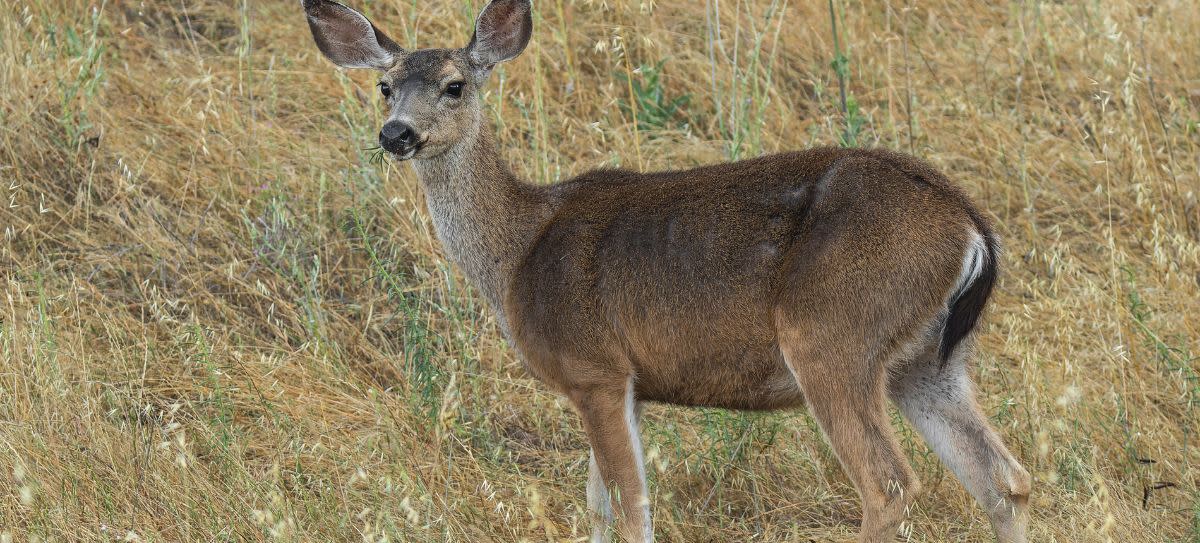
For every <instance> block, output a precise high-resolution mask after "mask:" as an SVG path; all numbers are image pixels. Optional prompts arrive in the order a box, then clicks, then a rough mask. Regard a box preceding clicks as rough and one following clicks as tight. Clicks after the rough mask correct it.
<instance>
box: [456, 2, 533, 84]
mask: <svg viewBox="0 0 1200 543" xmlns="http://www.w3.org/2000/svg"><path fill="white" fill-rule="evenodd" d="M531 35H533V13H532V7H531V6H530V5H529V0H492V1H491V2H490V3H488V5H487V6H486V7H484V8H483V11H481V12H479V18H478V19H477V20H476V21H475V35H474V36H472V37H471V43H470V44H469V45H467V58H468V59H470V61H471V64H472V65H474V66H475V68H476V69H478V70H484V71H487V70H491V69H492V66H495V65H496V64H497V63H500V62H505V61H508V60H512V59H514V58H517V55H519V54H521V51H524V50H525V46H526V45H529V37H530V36H531Z"/></svg>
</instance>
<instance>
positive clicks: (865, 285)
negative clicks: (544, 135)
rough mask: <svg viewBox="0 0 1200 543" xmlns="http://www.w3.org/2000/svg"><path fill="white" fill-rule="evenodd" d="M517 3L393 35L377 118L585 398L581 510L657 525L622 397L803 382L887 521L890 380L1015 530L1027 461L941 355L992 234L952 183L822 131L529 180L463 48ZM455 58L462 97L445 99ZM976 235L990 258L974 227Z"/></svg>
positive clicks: (767, 391) (481, 282)
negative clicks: (434, 41) (466, 30)
mask: <svg viewBox="0 0 1200 543" xmlns="http://www.w3.org/2000/svg"><path fill="white" fill-rule="evenodd" d="M314 4H316V5H325V4H328V2H326V1H324V0H305V6H306V7H309V11H308V13H309V15H310V19H311V17H313V14H314V13H316V12H319V11H321V10H319V9H318V10H316V11H314V9H313V8H312V7H311V5H314ZM528 10H529V6H528V3H527V2H525V1H523V0H495V1H493V2H492V3H491V4H489V5H488V7H486V8H485V11H484V13H483V14H481V16H480V23H479V25H480V27H479V28H477V30H476V35H477V38H473V39H472V41H471V44H470V45H469V46H468V47H466V48H464V49H461V50H423V51H415V52H405V51H397V52H394V53H392V57H390V58H391V59H392V62H391V64H390V65H389V66H390V67H389V68H388V69H386V70H385V75H384V79H385V81H387V82H389V83H390V84H391V87H392V89H394V90H393V95H392V98H391V108H392V113H391V119H401V120H403V122H405V123H407V124H408V125H410V126H412V127H413V129H414V130H415V132H416V133H417V134H418V135H419V136H420V137H421V138H422V139H423V141H424V144H423V145H421V146H419V147H417V148H414V149H405V150H404V153H405V155H406V156H407V157H412V158H413V165H414V168H415V169H416V171H417V173H418V175H419V177H420V180H421V183H422V186H423V187H424V189H425V191H426V194H427V204H428V207H429V211H430V214H431V216H432V217H433V222H434V225H435V228H436V231H437V235H438V238H439V239H440V240H441V241H442V243H443V244H444V246H445V248H446V251H447V253H448V255H449V256H450V258H451V259H452V260H453V261H454V262H455V263H456V264H457V265H458V266H460V267H461V268H462V269H463V271H464V272H465V274H466V275H467V277H468V278H469V279H470V281H471V282H472V283H473V284H474V285H475V286H476V287H477V288H478V289H479V290H480V291H481V292H482V293H483V295H484V297H485V298H486V299H487V300H488V302H489V303H490V304H491V307H492V308H493V309H494V310H495V311H496V312H497V315H498V317H499V320H500V323H501V328H502V329H503V330H504V332H505V334H506V335H508V336H509V338H510V339H511V340H512V342H513V345H514V346H515V347H516V349H517V351H518V352H519V353H520V355H521V358H522V360H523V361H524V362H525V364H526V365H527V367H528V368H529V371H530V372H531V373H532V374H533V375H534V376H536V377H537V378H538V379H539V380H541V381H542V382H544V383H546V384H547V385H548V386H550V387H552V388H554V389H555V390H557V391H559V392H561V393H563V394H564V395H565V396H566V397H567V398H568V399H569V400H570V401H571V403H572V404H573V405H574V406H575V407H576V409H577V410H578V411H579V413H580V416H581V418H582V421H583V426H584V429H585V431H586V432H587V433H588V437H589V440H590V441H591V443H592V462H591V466H592V467H591V472H592V474H591V476H590V478H589V479H590V481H591V482H590V483H589V500H588V501H589V507H590V508H591V509H592V510H593V512H594V513H595V518H596V519H597V521H598V522H607V520H609V519H610V518H613V517H614V516H615V520H616V521H617V523H618V525H619V526H618V528H619V532H620V534H621V535H622V536H623V537H624V538H625V539H627V540H631V541H633V540H636V541H643V540H647V539H649V538H651V537H652V531H651V530H650V520H649V508H648V503H647V501H646V500H647V496H646V492H645V475H644V472H643V470H644V467H643V466H642V465H641V449H640V443H639V441H638V436H637V412H638V408H637V402H644V401H655V402H666V403H676V404H683V405H692V406H709V407H724V408H732V409H779V408H793V407H799V406H801V405H802V404H807V406H808V407H809V409H810V410H811V412H812V413H813V415H814V417H815V418H816V419H817V420H818V422H819V423H820V425H821V428H822V430H823V431H824V433H825V435H826V436H827V437H828V439H829V441H830V443H831V445H832V446H833V449H834V451H835V452H836V453H837V455H838V458H839V460H840V461H841V462H842V464H843V466H844V467H845V469H846V471H847V473H848V475H849V476H850V478H851V480H852V481H853V482H854V484H855V486H856V487H857V488H858V490H859V492H860V494H861V496H862V500H863V524H862V528H861V535H860V539H861V540H862V541H885V540H890V539H891V538H892V537H894V535H895V533H896V530H897V527H898V526H899V524H900V523H901V521H902V520H903V519H904V517H905V514H906V512H907V508H908V506H909V505H910V504H911V502H912V500H913V498H914V497H915V495H916V493H917V491H918V488H919V483H918V482H917V480H916V478H915V477H914V475H913V473H912V470H911V469H910V468H909V466H908V463H907V461H906V460H905V459H904V456H903V455H902V454H901V452H900V450H899V447H898V445H897V442H896V438H895V437H894V436H893V434H892V431H891V425H890V422H889V420H888V417H887V415H886V410H885V409H886V403H887V401H888V399H889V397H890V398H891V399H892V400H893V401H894V402H896V404H897V405H898V406H899V407H900V409H901V411H903V412H904V414H905V416H906V417H908V418H909V420H910V421H912V423H913V425H914V426H915V427H917V429H918V430H919V431H920V432H921V433H922V435H923V436H925V438H926V439H927V440H928V441H930V444H931V446H932V447H933V448H934V450H935V451H937V452H938V454H939V455H940V456H941V457H942V458H943V460H944V461H945V462H946V463H947V464H948V465H949V466H950V467H951V469H952V470H954V471H955V473H956V474H957V475H958V477H959V478H960V479H962V480H963V482H964V484H965V485H966V486H967V488H968V490H970V491H971V492H972V493H973V494H974V495H975V496H976V497H977V498H978V499H979V500H980V503H981V504H982V505H983V506H984V507H985V509H986V510H987V511H988V513H989V516H990V517H991V520H992V523H993V525H994V526H995V527H996V531H997V534H998V536H999V538H1000V540H1001V541H1004V542H1020V541H1024V527H1025V522H1026V520H1025V515H1026V513H1025V508H1026V506H1027V497H1028V494H1029V476H1028V474H1027V473H1025V471H1024V469H1022V468H1021V466H1020V465H1019V464H1018V463H1017V462H1016V460H1015V459H1014V458H1013V457H1012V455H1011V454H1009V453H1008V451H1007V450H1005V449H1004V446H1003V445H1002V444H1001V443H1000V441H999V438H998V437H997V435H996V433H995V432H994V431H993V430H992V429H991V428H990V427H989V426H988V424H987V422H986V420H985V418H984V417H983V416H982V414H981V413H980V411H979V408H978V406H977V405H976V404H975V400H974V395H973V392H972V390H971V387H970V382H969V379H968V378H967V377H966V374H965V368H966V354H965V353H966V352H967V351H969V349H968V348H967V347H966V346H961V347H959V348H957V349H954V350H953V352H952V353H951V360H949V362H948V364H946V365H944V366H943V365H942V364H941V363H940V362H941V361H940V360H939V356H938V346H939V338H940V333H941V330H942V328H943V327H944V321H945V319H946V318H947V315H948V314H949V304H951V303H952V302H953V297H954V296H955V293H956V292H959V291H960V290H961V289H962V288H963V287H965V286H969V284H970V282H971V281H972V280H974V279H973V276H970V275H967V276H965V277H967V281H966V283H967V284H960V283H962V282H963V279H962V277H964V275H963V274H964V273H965V271H964V266H965V263H964V256H968V257H969V256H971V255H972V253H971V251H972V250H973V249H972V247H973V245H972V243H974V242H973V238H972V236H975V237H976V238H983V239H986V240H992V239H993V238H994V235H993V234H992V232H991V229H990V226H989V225H988V224H987V222H986V221H985V220H984V219H982V218H981V217H982V215H981V214H980V213H979V212H978V211H977V210H976V209H975V208H974V206H973V205H972V203H971V202H970V200H969V199H968V198H967V196H966V195H965V194H964V193H963V192H962V190H960V189H959V188H957V187H956V186H955V185H953V184H952V183H951V182H950V181H949V180H947V179H946V178H945V177H944V176H943V175H941V174H940V173H938V172H937V171H936V170H934V169H933V168H932V167H931V166H929V165H928V164H926V163H925V162H922V161H920V160H918V159H915V158H912V157H909V156H905V155H901V154H898V153H893V152H890V151H885V150H861V149H836V148H818V149H811V150H808V151H803V152H795V153H783V154H777V155H770V156H765V157H761V158H757V159H753V160H745V161H740V162H734V163H729V164H718V165H713V166H706V167H702V168H695V169H690V170H683V171H666V172H656V173H639V172H633V171H628V170H596V171H592V172H588V173H585V174H583V175H581V176H579V177H576V178H574V179H571V180H569V181H566V182H563V183H559V184H556V185H551V186H534V185H531V184H528V183H525V182H523V181H521V180H520V179H518V178H517V177H516V176H514V175H513V174H512V173H511V171H510V170H509V169H508V167H507V166H506V165H505V164H504V163H503V162H502V161H501V160H500V159H499V158H498V155H497V153H496V151H495V148H494V144H493V142H492V139H491V136H490V134H489V133H488V131H486V130H484V129H482V124H483V123H482V120H481V118H482V113H481V111H480V108H479V103H478V101H477V100H475V99H474V96H475V95H476V94H477V93H478V89H479V87H480V86H481V85H482V84H483V83H484V82H486V79H487V76H488V73H489V72H490V70H491V67H492V66H491V64H486V63H485V64H481V62H482V61H480V60H479V59H486V61H487V62H498V61H503V60H508V59H511V58H512V57H515V56H516V54H518V53H520V50H521V49H523V48H524V46H525V42H526V41H527V40H528V35H529V28H528V25H529V24H530V23H529V22H528V20H529V13H528ZM325 11H333V10H331V9H326V10H325ZM356 24H357V25H358V27H362V25H361V23H356ZM324 26H329V25H324ZM321 27H322V26H321V25H315V24H314V25H312V28H313V29H314V32H317V31H318V29H319V28H321ZM367 27H369V25H367ZM376 32H377V31H376ZM479 36H484V38H483V39H479V38H478V37H479ZM317 38H318V42H319V43H322V44H323V45H322V50H325V49H326V48H327V47H329V45H328V40H326V41H322V37H321V36H317ZM362 38H363V39H364V40H370V38H371V36H369V35H364V36H362ZM388 41H390V40H388ZM481 44H482V45H481ZM481 48H482V49H481ZM380 49H386V48H382V47H381V48H380ZM363 50H373V45H372V44H371V43H367V44H366V46H363V45H362V44H358V45H356V48H355V49H354V51H355V52H358V51H363ZM327 54H329V53H327ZM330 56H331V58H334V59H336V58H338V56H337V55H336V53H335V54H330ZM361 63H362V64H367V65H373V64H380V63H382V59H373V60H371V59H368V60H367V61H361ZM458 77H462V78H463V81H464V89H465V90H464V92H463V96H462V97H461V98H457V99H455V98H451V97H447V96H446V95H445V93H444V91H443V88H444V86H445V85H446V83H447V81H446V79H447V78H458ZM978 251H981V253H975V256H976V257H979V258H980V259H981V260H986V261H988V262H989V264H988V265H994V257H995V255H994V254H991V253H993V251H994V249H993V248H992V247H991V243H990V241H989V243H988V245H987V247H985V248H983V249H978ZM967 261H970V259H968V260H967ZM984 297H985V298H986V293H985V294H984ZM610 491H611V492H610ZM609 502H611V505H612V506H613V509H614V510H615V515H613V514H610V512H609V510H608V508H607V506H608V505H609ZM603 537H604V535H603V530H602V529H599V528H598V530H597V531H596V532H595V533H594V535H593V538H594V539H596V540H599V539H603Z"/></svg>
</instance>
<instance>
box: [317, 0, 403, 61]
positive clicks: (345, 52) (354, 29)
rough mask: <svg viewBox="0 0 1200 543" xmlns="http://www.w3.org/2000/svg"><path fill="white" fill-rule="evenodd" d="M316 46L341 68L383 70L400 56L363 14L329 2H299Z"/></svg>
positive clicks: (386, 38)
mask: <svg viewBox="0 0 1200 543" xmlns="http://www.w3.org/2000/svg"><path fill="white" fill-rule="evenodd" d="M301 4H303V5H304V14H305V15H306V16H308V28H309V29H311V30H312V35H313V39H314V40H316V42H317V47H318V48H320V49H321V52H322V53H324V54H325V56H326V57H327V58H328V59H329V60H332V61H333V63H334V64H337V65H338V66H341V67H343V68H374V69H376V70H380V71H383V70H387V69H388V68H390V67H391V66H392V63H393V62H395V60H396V58H397V57H398V56H400V55H401V54H403V53H404V49H402V48H401V47H400V46H399V45H396V42H394V41H392V39H391V38H389V37H387V35H385V34H384V33H383V32H380V31H379V29H378V28H375V25H373V24H371V21H368V20H367V18H366V17H365V16H363V14H361V13H359V12H357V11H354V10H353V9H350V8H348V7H346V6H343V5H341V4H339V3H337V2H331V1H330V0H301Z"/></svg>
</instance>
